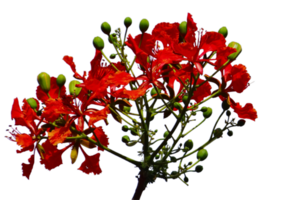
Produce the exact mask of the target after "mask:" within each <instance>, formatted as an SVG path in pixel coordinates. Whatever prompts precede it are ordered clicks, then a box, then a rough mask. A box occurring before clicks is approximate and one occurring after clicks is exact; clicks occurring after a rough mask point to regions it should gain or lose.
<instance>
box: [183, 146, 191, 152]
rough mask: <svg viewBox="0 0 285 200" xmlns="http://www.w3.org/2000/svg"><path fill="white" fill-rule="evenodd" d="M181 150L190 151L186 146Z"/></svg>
mask: <svg viewBox="0 0 285 200" xmlns="http://www.w3.org/2000/svg"><path fill="white" fill-rule="evenodd" d="M182 151H183V152H187V151H190V149H189V148H188V147H184V149H183V150H182Z"/></svg>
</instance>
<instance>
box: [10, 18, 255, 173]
mask: <svg viewBox="0 0 285 200" xmlns="http://www.w3.org/2000/svg"><path fill="white" fill-rule="evenodd" d="M131 23H132V21H131V19H130V18H126V20H125V26H126V33H127V30H128V27H129V26H130V25H131ZM148 26H149V24H148V21H147V20H146V19H144V20H142V21H141V23H140V30H141V32H142V34H139V35H136V36H132V35H130V34H129V35H128V36H127V37H126V34H125V37H124V38H123V39H121V34H120V29H118V30H116V33H112V34H111V27H110V25H109V24H108V23H106V22H104V23H103V24H102V26H101V29H102V31H103V32H104V33H105V34H106V35H108V38H109V42H110V43H111V44H112V45H114V48H115V49H116V51H117V54H112V55H111V56H110V58H111V59H113V58H115V57H116V56H119V58H120V61H118V62H111V61H110V60H109V59H108V58H107V57H106V55H105V54H104V52H103V48H104V42H103V40H102V39H101V38H100V37H95V38H94V40H93V44H94V46H95V49H96V50H95V57H94V58H93V60H92V61H91V70H90V71H89V72H88V74H87V73H86V72H84V73H83V74H82V75H80V74H79V73H78V72H77V71H76V65H75V63H74V62H73V58H72V57H70V56H64V57H63V60H64V61H65V62H66V63H67V64H68V65H69V66H70V68H71V70H72V71H73V73H74V78H75V79H76V80H73V81H71V82H70V84H69V94H67V92H66V88H65V86H64V84H65V80H66V79H65V76H64V75H59V76H58V77H57V78H56V77H50V76H49V75H48V74H47V73H44V72H43V73H41V74H39V76H38V82H39V86H38V87H37V90H36V96H37V98H29V99H24V100H23V106H22V108H20V105H19V101H18V99H17V98H16V99H15V100H14V103H13V107H12V113H11V114H12V119H15V125H20V126H25V127H27V128H28V130H29V132H28V133H20V132H19V131H18V130H17V129H13V131H12V132H11V137H8V138H9V139H10V140H12V141H15V142H16V143H17V145H19V146H20V147H21V150H17V153H22V152H25V151H33V153H32V155H31V157H30V158H29V160H28V161H29V164H25V163H23V164H22V169H23V176H26V177H27V178H29V176H30V174H31V171H32V168H33V164H34V155H35V151H36V150H37V152H38V153H39V155H40V163H41V164H43V165H44V166H45V168H46V169H48V170H51V169H53V168H55V167H57V166H59V165H61V164H62V160H61V155H62V154H63V153H64V152H65V151H67V149H70V150H71V154H70V157H71V162H72V163H74V162H75V161H76V158H77V155H78V151H79V150H80V151H82V153H83V155H84V157H85V161H84V162H83V163H82V164H81V166H80V167H79V170H81V171H83V172H84V173H87V174H89V173H91V172H93V173H94V174H100V173H101V172H102V170H101V168H100V165H99V158H100V153H96V154H95V155H92V156H89V155H87V153H86V152H85V151H84V148H95V147H97V148H98V151H104V150H107V151H109V152H111V153H114V155H117V156H119V157H123V156H121V155H120V154H119V153H117V152H115V151H113V150H111V149H109V148H108V145H109V142H108V137H107V135H106V134H105V132H104V130H103V127H101V126H98V125H96V123H97V122H99V121H101V120H103V121H105V123H106V125H108V121H107V118H108V116H109V115H111V116H112V117H113V118H114V119H115V120H116V121H118V122H119V123H122V120H123V121H125V122H126V123H128V124H129V125H130V126H131V127H132V128H129V127H127V126H124V127H123V130H124V131H128V130H131V131H132V134H133V135H136V136H139V139H138V140H136V141H133V142H130V139H129V137H128V136H124V137H123V139H122V141H123V142H125V143H126V144H127V145H128V146H132V145H135V144H136V143H138V142H140V143H142V144H143V145H144V148H143V150H144V154H145V158H147V156H150V157H149V159H145V161H147V162H149V163H152V162H153V161H152V160H153V158H154V157H155V158H159V156H157V155H158V153H159V152H160V150H161V149H162V148H163V147H165V144H166V142H167V140H168V139H169V138H170V137H171V136H172V135H173V132H174V130H175V129H176V127H175V129H173V130H171V131H170V130H169V133H171V134H166V135H165V139H164V141H163V143H161V145H160V146H159V147H158V148H157V149H156V150H155V151H152V150H149V149H150V145H151V142H150V141H151V139H153V138H152V136H153V135H154V134H152V136H149V133H154V131H151V130H150V121H152V120H153V118H154V116H155V115H157V114H159V113H163V115H164V118H166V117H168V116H170V115H173V116H174V117H175V118H176V119H177V121H178V123H182V126H183V127H184V126H186V124H187V123H189V122H190V121H191V120H190V116H195V112H194V111H197V110H198V108H199V106H200V105H201V104H203V103H205V102H206V101H208V100H209V99H210V98H214V97H219V98H220V99H221V101H223V102H227V105H228V107H231V108H232V109H233V111H234V112H235V113H237V115H238V116H239V117H240V118H242V119H250V120H253V121H254V120H255V119H256V118H257V112H256V110H255V109H254V108H253V106H252V104H251V103H247V104H246V105H245V106H241V105H240V103H237V102H235V101H234V100H233V99H232V98H231V97H230V93H231V92H237V93H242V92H243V91H244V90H245V89H246V88H247V87H248V86H249V83H248V82H249V80H250V75H249V73H248V72H247V70H246V67H245V66H244V65H242V64H237V65H232V62H233V61H235V59H236V58H237V56H238V55H239V54H240V52H241V46H240V45H239V44H238V43H236V42H231V43H229V45H226V39H225V38H226V36H227V29H226V28H225V27H223V28H221V29H220V31H219V32H204V31H203V30H199V31H198V28H197V26H196V23H195V22H194V21H193V19H192V16H191V15H190V14H188V15H187V21H184V22H182V23H180V24H179V23H165V22H163V23H159V24H157V25H156V26H155V27H154V29H153V30H152V32H151V33H146V31H147V29H148ZM126 47H128V48H130V49H131V50H132V52H133V53H134V55H135V59H134V61H133V62H129V61H128V60H127V55H126V54H125V53H124V50H125V48H126ZM103 57H105V59H106V60H107V61H108V64H106V63H104V62H103ZM134 63H136V65H134ZM207 64H208V65H207ZM134 66H137V68H138V69H137V71H139V72H140V74H136V75H135V74H134V71H133V68H135V67H134ZM206 66H207V67H208V68H214V69H215V70H216V71H215V73H214V74H212V75H207V74H205V70H206ZM216 73H220V74H221V80H218V79H217V78H215V77H214V75H215V74H216ZM174 82H178V83H179V88H175V87H174ZM229 83H230V84H229ZM211 84H213V85H211ZM212 86H213V87H215V86H216V88H215V89H214V90H212ZM150 89H151V97H152V99H151V100H152V101H153V103H152V105H150V104H149V103H148V102H149V101H150V100H147V93H148V92H149V90H150ZM157 101H162V102H163V107H160V108H159V109H158V108H154V105H155V103H156V102H157ZM40 102H41V103H42V104H43V105H44V106H42V107H40ZM180 103H183V104H184V105H185V106H184V107H183V106H181V104H180ZM133 105H135V106H136V107H137V110H138V113H137V114H134V113H133V115H134V116H139V117H140V119H141V121H140V122H137V120H136V119H134V118H133V117H131V115H132V113H130V108H131V107H132V106H133ZM203 109H204V110H203ZM202 111H203V113H204V117H205V118H208V117H209V116H210V114H208V115H207V112H208V113H209V112H210V111H211V110H210V109H207V108H205V107H204V108H202ZM143 112H145V113H143ZM177 112H179V114H177ZM187 112H190V113H192V114H190V115H187ZM122 115H124V116H126V117H127V118H128V119H131V120H132V122H133V124H131V123H129V122H128V121H127V120H125V119H124V117H123V116H122ZM240 123H241V122H240ZM183 130H184V129H183ZM140 132H141V134H140ZM217 134H218V131H216V132H215V134H214V137H216V138H217ZM211 141H212V140H211ZM61 143H66V144H67V146H66V147H64V148H63V149H58V147H57V145H58V144H61ZM186 146H187V145H186ZM188 146H189V145H188ZM190 146H191V145H190ZM192 146H193V144H192ZM187 148H188V150H190V149H191V148H192V147H191V148H190V147H187ZM189 148H190V149H189ZM172 149H173V148H172ZM172 149H171V150H172ZM185 151H186V152H187V150H185ZM204 151H205V150H204ZM204 151H200V152H199V155H200V157H201V155H202V157H201V158H200V160H203V159H204V158H205V156H204V155H205V154H207V152H206V153H205V152H204ZM169 154H170V153H166V154H165V155H166V156H164V157H163V159H162V160H165V159H166V158H167V157H168V156H169ZM161 155H162V154H161ZM207 155H208V154H207ZM203 156H204V157H203ZM173 160H175V159H172V161H173ZM128 161H130V162H131V163H133V164H135V165H137V166H139V167H140V168H144V167H143V166H144V165H143V164H142V163H143V162H138V161H133V160H131V159H128ZM155 168H156V167H155V166H154V167H153V169H154V171H155ZM157 170H158V171H159V170H161V169H157ZM197 170H199V167H198V168H197ZM172 175H173V176H175V173H173V174H172ZM157 176H159V175H157ZM165 177H166V176H164V178H165Z"/></svg>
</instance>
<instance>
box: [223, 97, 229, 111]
mask: <svg viewBox="0 0 285 200" xmlns="http://www.w3.org/2000/svg"><path fill="white" fill-rule="evenodd" d="M230 107H231V106H230V105H229V104H228V101H227V100H226V99H225V100H224V101H223V103H222V108H223V110H228V109H229V108H230Z"/></svg>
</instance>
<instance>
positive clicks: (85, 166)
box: [78, 146, 102, 175]
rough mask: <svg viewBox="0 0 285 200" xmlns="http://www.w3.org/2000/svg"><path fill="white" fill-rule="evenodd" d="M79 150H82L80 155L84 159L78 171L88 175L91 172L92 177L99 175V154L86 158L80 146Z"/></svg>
mask: <svg viewBox="0 0 285 200" xmlns="http://www.w3.org/2000/svg"><path fill="white" fill-rule="evenodd" d="M80 149H81V150H82V153H83V155H84V157H85V161H84V162H83V163H82V164H81V166H80V167H79V168H78V170H81V171H83V172H84V173H86V174H89V173H91V172H93V174H94V175H96V174H100V173H101V172H102V170H101V168H100V166H99V157H100V154H99V153H97V154H95V155H93V156H88V155H87V154H86V153H85V151H84V150H83V149H82V147H81V146H80Z"/></svg>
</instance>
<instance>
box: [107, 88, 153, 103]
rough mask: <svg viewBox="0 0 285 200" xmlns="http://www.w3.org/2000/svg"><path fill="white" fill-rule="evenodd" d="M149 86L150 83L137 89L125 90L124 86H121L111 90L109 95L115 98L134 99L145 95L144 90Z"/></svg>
mask: <svg viewBox="0 0 285 200" xmlns="http://www.w3.org/2000/svg"><path fill="white" fill-rule="evenodd" d="M150 87H151V85H147V86H145V87H140V88H138V89H137V90H126V89H125V88H122V89H119V90H117V91H115V92H113V93H112V94H111V95H112V96H113V97H117V98H118V97H120V98H128V99H132V100H136V99H137V98H139V97H141V96H143V95H145V92H146V90H147V89H148V88H150Z"/></svg>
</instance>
